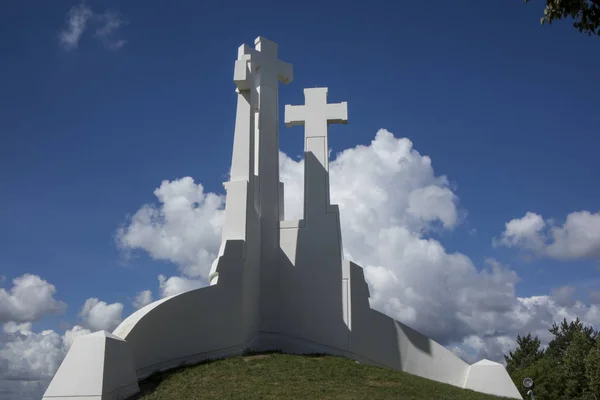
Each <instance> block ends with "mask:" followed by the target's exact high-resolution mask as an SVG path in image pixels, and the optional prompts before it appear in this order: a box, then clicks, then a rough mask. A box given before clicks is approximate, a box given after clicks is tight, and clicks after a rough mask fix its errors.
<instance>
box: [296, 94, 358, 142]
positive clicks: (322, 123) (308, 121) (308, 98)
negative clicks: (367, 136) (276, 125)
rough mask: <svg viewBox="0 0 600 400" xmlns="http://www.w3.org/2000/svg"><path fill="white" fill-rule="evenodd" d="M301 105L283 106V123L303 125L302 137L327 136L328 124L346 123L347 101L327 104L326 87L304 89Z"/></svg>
mask: <svg viewBox="0 0 600 400" xmlns="http://www.w3.org/2000/svg"><path fill="white" fill-rule="evenodd" d="M304 103H305V104H304V105H303V106H291V105H286V106H285V125H286V126H287V127H290V126H302V125H304V137H305V138H309V137H327V125H328V124H346V123H348V103H347V102H345V101H344V102H342V103H332V104H327V88H313V89H304Z"/></svg>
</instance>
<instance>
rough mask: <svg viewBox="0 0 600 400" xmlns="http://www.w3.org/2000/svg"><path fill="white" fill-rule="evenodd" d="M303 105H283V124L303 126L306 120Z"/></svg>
mask: <svg viewBox="0 0 600 400" xmlns="http://www.w3.org/2000/svg"><path fill="white" fill-rule="evenodd" d="M305 109H306V107H305V106H291V105H289V104H286V105H285V126H286V127H288V128H290V127H292V126H303V125H304V121H306V115H305Z"/></svg>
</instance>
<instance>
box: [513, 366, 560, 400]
mask: <svg viewBox="0 0 600 400" xmlns="http://www.w3.org/2000/svg"><path fill="white" fill-rule="evenodd" d="M509 374H510V376H511V378H512V380H513V382H514V384H515V386H516V387H517V388H518V389H519V392H520V393H521V395H522V396H523V398H524V399H529V396H527V391H528V390H529V389H526V388H524V387H523V379H525V378H531V379H533V382H534V383H535V387H534V393H535V398H536V400H545V399H548V400H555V399H560V397H561V396H562V393H563V388H562V387H561V385H560V384H559V383H560V382H563V381H564V376H563V371H562V369H560V368H556V363H555V362H554V361H553V360H552V359H550V358H548V357H543V358H541V359H539V360H537V361H536V362H534V363H533V364H531V365H530V366H528V367H526V368H523V369H519V370H516V371H514V372H512V373H509Z"/></svg>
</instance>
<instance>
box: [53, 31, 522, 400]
mask: <svg viewBox="0 0 600 400" xmlns="http://www.w3.org/2000/svg"><path fill="white" fill-rule="evenodd" d="M292 71H293V68H292V66H291V65H290V64H287V63H285V62H283V61H281V60H279V59H278V47H277V45H276V44H275V43H273V42H271V41H269V40H267V39H265V38H258V39H257V40H256V41H255V48H254V49H252V48H250V47H248V46H246V45H242V46H240V48H239V49H238V59H237V60H236V61H235V65H234V83H235V84H236V92H237V111H236V123H235V131H234V144H233V153H232V162H231V171H230V180H229V182H227V183H225V184H224V185H225V188H226V191H227V201H226V206H225V222H224V226H223V234H222V245H221V248H220V250H219V254H218V257H217V259H216V260H215V261H214V263H213V265H212V268H211V271H210V276H209V281H210V286H209V287H205V288H202V289H197V290H194V291H191V292H187V293H183V294H180V295H177V296H172V297H169V298H166V299H161V300H159V301H156V302H154V303H152V304H149V305H147V306H146V307H144V308H142V309H140V310H138V311H136V312H135V313H133V314H132V315H131V316H130V317H128V318H127V319H126V320H125V321H123V322H122V323H121V324H120V325H119V326H118V327H117V329H115V331H114V332H113V333H114V335H111V336H110V338H109V337H108V336H107V335H108V334H106V333H100V335H98V333H95V334H92V335H88V336H83V337H81V338H78V339H77V341H76V342H75V344H74V345H73V347H72V348H71V350H70V351H69V354H68V355H67V358H66V359H65V362H64V363H63V366H61V368H60V369H59V371H58V372H57V374H56V376H55V377H54V379H53V381H52V383H51V385H50V387H49V388H48V391H47V392H46V398H47V399H50V398H65V399H66V398H73V399H74V398H76V397H68V396H71V395H73V393H79V394H82V393H84V392H86V390H89V392H90V393H100V394H98V396H104V397H102V399H104V398H109V397H106V396H111V393H117V392H118V393H121V392H119V391H118V390H121V389H118V390H117V389H116V388H126V390H125V389H122V390H123V391H122V393H125V392H127V393H129V392H132V391H135V390H137V380H138V379H142V378H144V377H146V376H148V375H150V374H151V373H153V372H155V371H159V370H165V369H169V368H173V367H176V366H179V365H182V364H191V363H196V362H198V361H201V360H203V359H207V358H219V357H227V356H232V355H236V354H241V353H242V352H244V351H246V350H253V351H266V350H282V351H284V352H288V353H314V352H319V353H328V354H334V355H341V356H345V357H349V358H353V359H355V360H358V361H361V362H363V363H371V364H377V365H381V366H387V367H390V368H394V369H398V370H402V371H406V372H409V373H411V374H415V375H419V376H422V377H425V378H429V379H433V380H436V381H439V382H444V383H449V384H452V385H455V386H458V387H465V388H469V389H473V390H476V391H480V392H484V393H490V394H496V395H503V396H507V397H511V398H521V397H520V396H519V394H518V391H517V389H516V387H515V386H514V384H513V383H512V381H511V380H510V377H509V376H508V374H507V373H506V370H505V369H504V367H503V366H502V365H500V364H497V363H491V362H488V361H487V360H484V361H482V362H479V363H476V364H474V365H472V366H470V365H468V364H467V363H465V362H464V361H463V360H461V359H460V358H458V357H456V356H455V355H454V354H453V353H452V352H450V351H449V350H447V349H446V348H445V347H443V346H441V345H440V344H438V343H436V342H434V341H433V340H431V339H429V338H427V337H426V336H424V335H422V334H420V333H419V332H417V331H415V330H413V329H411V328H409V327H408V326H406V325H404V324H402V323H400V322H398V321H395V320H393V319H392V318H390V317H388V316H386V315H384V314H381V313H380V312H377V311H375V310H372V309H371V308H370V306H369V289H368V286H367V283H366V281H365V278H364V275H363V270H362V268H361V267H360V266H358V265H356V264H354V263H352V262H349V261H347V260H344V259H343V256H342V254H343V251H342V250H343V248H342V237H341V229H340V215H339V208H338V207H337V206H336V205H332V204H331V203H330V196H329V170H328V169H329V165H328V143H327V142H328V137H327V136H328V132H327V127H328V124H331V123H346V122H347V120H348V110H347V104H346V103H345V102H344V103H334V104H328V103H327V88H314V89H305V91H304V94H305V103H306V104H305V105H302V106H289V105H288V106H286V107H285V122H286V124H287V125H288V126H293V125H304V127H305V140H304V146H305V149H304V154H305V171H304V172H305V176H304V188H305V190H304V218H303V219H302V220H298V221H285V220H284V216H285V213H284V210H283V194H284V187H283V184H282V183H281V182H280V181H279V158H278V151H279V131H278V127H279V115H278V104H279V99H278V90H279V89H278V84H279V82H284V83H289V82H290V81H291V80H292V75H293V72H292ZM94 335H96V336H94ZM102 335H104V336H102ZM99 337H100V339H101V338H102V337H105V338H107V339H106V340H104V341H102V340H100V341H98V338H99ZM119 338H120V339H119ZM108 339H110V340H108ZM121 339H122V340H121ZM96 341H97V342H96ZM101 342H102V343H104V342H106V343H109V342H110V343H118V345H116V344H115V345H109V346H106V348H107V349H109V350H110V351H107V352H106V355H104V356H102V354H101V352H100V351H99V349H100V347H101V345H100V344H99V343H101ZM80 343H81V344H80ZM83 343H90V344H91V345H89V346H87V345H84V344H83ZM111 346H112V347H111ZM119 346H120V347H119ZM111 349H112V350H111ZM119 357H121V358H119ZM114 360H120V361H119V366H118V368H116V369H115V371H123V370H127V371H129V372H127V373H122V372H119V376H118V378H119V380H117V375H114V376H113V375H110V374H109V373H108V372H106V371H107V370H110V371H112V369H110V368H108V369H107V368H106V366H109V365H113V364H112V363H114V362H115V361H114ZM132 371H135V372H132ZM111 373H112V372H111ZM107 374H108V375H110V376H112V377H113V378H111V379H113V381H111V380H110V379H109V380H106V381H105V380H104V379H105V378H104V377H105V376H107ZM102 382H105V383H102ZM108 382H112V383H108ZM115 390H117V392H115ZM51 396H54V397H51ZM95 398H98V397H95ZM80 399H83V397H80Z"/></svg>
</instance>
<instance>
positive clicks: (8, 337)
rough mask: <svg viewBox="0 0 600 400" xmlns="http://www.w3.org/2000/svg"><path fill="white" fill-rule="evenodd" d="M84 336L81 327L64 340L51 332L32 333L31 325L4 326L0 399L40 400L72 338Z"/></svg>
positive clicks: (0, 345) (0, 348)
mask: <svg viewBox="0 0 600 400" xmlns="http://www.w3.org/2000/svg"><path fill="white" fill-rule="evenodd" d="M86 333H89V331H88V330H85V329H83V328H81V327H80V326H75V327H74V328H73V329H71V330H67V331H66V332H65V335H64V336H60V335H59V334H57V333H56V332H54V331H51V330H47V331H43V332H41V333H34V332H32V331H31V324H30V323H26V324H21V325H17V324H15V323H10V322H9V323H5V324H4V326H3V333H0V398H3V399H23V400H25V399H39V398H41V397H42V395H43V393H44V391H45V390H46V388H47V387H48V384H49V383H50V380H51V379H52V377H53V376H54V373H55V372H56V370H57V369H58V366H59V365H60V363H61V362H62V360H63V358H64V357H65V355H66V352H67V351H68V349H69V348H70V346H71V344H72V343H73V341H74V340H75V337H76V336H79V335H82V334H86Z"/></svg>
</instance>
